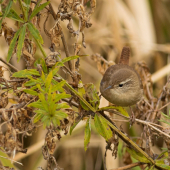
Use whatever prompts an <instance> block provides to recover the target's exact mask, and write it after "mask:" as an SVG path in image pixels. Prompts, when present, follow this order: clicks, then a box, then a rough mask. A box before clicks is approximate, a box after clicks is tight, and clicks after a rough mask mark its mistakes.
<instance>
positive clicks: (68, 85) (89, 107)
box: [57, 74, 96, 112]
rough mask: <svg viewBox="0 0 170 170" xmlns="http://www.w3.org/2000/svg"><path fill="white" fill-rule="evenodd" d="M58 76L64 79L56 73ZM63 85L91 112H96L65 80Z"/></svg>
mask: <svg viewBox="0 0 170 170" xmlns="http://www.w3.org/2000/svg"><path fill="white" fill-rule="evenodd" d="M57 76H58V77H60V78H61V79H62V80H64V79H63V78H62V77H61V76H60V75H59V74H57ZM65 85H66V86H67V87H68V88H69V89H70V90H71V91H72V92H73V93H74V94H75V95H76V96H77V97H78V98H79V99H80V100H81V101H82V102H83V103H84V104H85V105H86V106H87V107H88V108H89V109H90V110H91V111H93V112H96V110H95V108H93V107H92V106H91V105H90V104H89V103H88V102H87V101H86V100H85V99H84V98H83V97H82V96H80V94H79V93H78V92H77V91H76V90H75V89H73V88H72V87H71V86H70V85H69V84H68V83H67V82H66V83H65Z"/></svg>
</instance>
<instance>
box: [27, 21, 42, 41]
mask: <svg viewBox="0 0 170 170" xmlns="http://www.w3.org/2000/svg"><path fill="white" fill-rule="evenodd" d="M27 26H28V29H29V31H30V33H31V35H32V36H33V37H34V39H35V40H36V41H38V42H39V43H41V44H43V43H44V41H43V39H42V37H41V34H40V33H39V31H38V30H37V28H35V26H34V25H33V24H32V23H30V22H29V23H28V24H27Z"/></svg>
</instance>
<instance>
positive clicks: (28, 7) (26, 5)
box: [24, 0, 31, 20]
mask: <svg viewBox="0 0 170 170" xmlns="http://www.w3.org/2000/svg"><path fill="white" fill-rule="evenodd" d="M24 2H25V5H24V7H25V18H26V19H27V20H28V11H29V9H30V2H31V0H24Z"/></svg>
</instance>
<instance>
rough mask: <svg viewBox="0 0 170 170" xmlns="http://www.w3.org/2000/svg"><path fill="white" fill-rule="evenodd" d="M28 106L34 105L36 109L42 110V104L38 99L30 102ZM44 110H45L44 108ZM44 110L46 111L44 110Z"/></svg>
mask: <svg viewBox="0 0 170 170" xmlns="http://www.w3.org/2000/svg"><path fill="white" fill-rule="evenodd" d="M28 107H35V108H37V109H41V110H44V106H43V105H42V103H41V102H40V101H36V102H33V103H30V104H29V105H28ZM44 111H45V110H44ZM45 112H46V111H45Z"/></svg>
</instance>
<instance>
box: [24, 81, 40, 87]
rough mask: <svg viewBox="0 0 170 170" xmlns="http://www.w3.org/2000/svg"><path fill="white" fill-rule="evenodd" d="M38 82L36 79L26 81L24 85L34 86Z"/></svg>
mask: <svg viewBox="0 0 170 170" xmlns="http://www.w3.org/2000/svg"><path fill="white" fill-rule="evenodd" d="M36 84H37V83H36V82H35V81H34V80H29V81H27V82H26V83H24V86H26V87H29V86H34V85H36Z"/></svg>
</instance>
